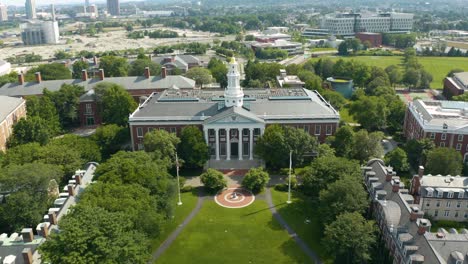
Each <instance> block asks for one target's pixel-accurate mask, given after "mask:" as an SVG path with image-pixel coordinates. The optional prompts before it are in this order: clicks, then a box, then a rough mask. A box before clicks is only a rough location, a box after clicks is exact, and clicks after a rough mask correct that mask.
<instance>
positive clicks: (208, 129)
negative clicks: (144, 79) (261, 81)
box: [129, 59, 340, 168]
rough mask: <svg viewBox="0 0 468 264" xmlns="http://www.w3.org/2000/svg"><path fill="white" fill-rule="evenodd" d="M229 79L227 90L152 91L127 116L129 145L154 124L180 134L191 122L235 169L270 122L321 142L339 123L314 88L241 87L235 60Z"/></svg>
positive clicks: (137, 146) (139, 143)
mask: <svg viewBox="0 0 468 264" xmlns="http://www.w3.org/2000/svg"><path fill="white" fill-rule="evenodd" d="M227 78H228V86H227V88H226V89H225V90H221V89H216V90H212V89H209V90H208V89H207V90H200V89H186V90H183V89H174V88H172V89H167V90H165V91H163V92H156V93H153V94H152V95H151V96H150V97H149V98H148V99H147V100H146V101H145V102H144V103H143V104H141V105H140V106H139V108H138V109H137V110H136V111H135V112H134V113H132V114H131V115H130V118H129V125H130V132H131V137H132V147H133V149H134V150H141V149H143V147H144V146H143V138H144V135H145V134H146V133H147V132H149V131H151V130H152V129H164V130H167V131H168V132H172V133H177V134H179V133H180V132H181V130H182V128H184V127H185V126H188V125H194V126H197V127H199V128H200V130H202V131H203V133H204V137H205V140H206V142H207V144H208V145H209V147H210V151H211V159H212V160H213V161H216V163H217V164H219V163H220V162H219V161H221V160H222V161H234V160H235V161H236V163H235V165H234V166H236V167H237V168H239V166H242V165H241V163H243V162H241V161H249V160H250V161H251V160H254V154H253V147H254V145H255V143H256V141H257V139H258V137H259V136H260V135H262V134H263V132H264V130H265V127H267V126H269V125H272V124H280V125H289V126H294V127H298V128H301V129H304V130H305V131H307V132H308V133H310V134H311V135H315V136H316V137H317V138H318V140H319V141H320V142H324V141H325V138H326V137H327V136H330V135H333V134H334V133H335V132H336V129H337V128H338V124H339V121H340V116H339V113H338V112H337V111H336V110H335V109H334V108H333V107H332V106H331V105H330V104H329V103H328V102H327V101H325V100H324V99H323V98H322V96H321V95H320V94H319V93H318V92H314V91H309V90H306V89H303V88H300V89H246V90H244V89H242V88H241V86H240V74H239V70H238V64H237V62H236V61H235V59H233V60H232V61H231V62H230V64H229V69H228V74H227ZM244 164H248V162H247V163H244ZM226 166H229V165H226ZM245 166H249V165H245Z"/></svg>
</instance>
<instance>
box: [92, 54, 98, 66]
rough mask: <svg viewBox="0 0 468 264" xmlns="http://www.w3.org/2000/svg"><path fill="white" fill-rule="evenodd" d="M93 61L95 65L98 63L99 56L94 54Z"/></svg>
mask: <svg viewBox="0 0 468 264" xmlns="http://www.w3.org/2000/svg"><path fill="white" fill-rule="evenodd" d="M93 61H94V65H98V57H96V56H94V57H93Z"/></svg>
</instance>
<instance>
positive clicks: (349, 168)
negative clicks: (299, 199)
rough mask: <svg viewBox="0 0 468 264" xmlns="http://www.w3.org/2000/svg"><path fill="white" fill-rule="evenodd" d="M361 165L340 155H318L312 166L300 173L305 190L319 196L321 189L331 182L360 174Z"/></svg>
mask: <svg viewBox="0 0 468 264" xmlns="http://www.w3.org/2000/svg"><path fill="white" fill-rule="evenodd" d="M359 173H360V167H359V164H358V163H357V162H356V161H353V160H348V159H345V158H340V157H329V156H328V157H327V156H325V157H320V156H319V157H318V158H316V159H315V160H314V161H313V162H312V163H311V164H310V166H307V167H305V168H304V170H302V171H301V172H300V173H299V175H298V176H299V178H300V179H301V180H302V186H303V191H304V192H305V193H307V194H308V195H310V196H313V197H318V195H319V192H320V190H323V189H325V188H326V187H327V186H328V185H329V184H331V183H333V182H335V181H337V180H339V179H342V178H344V177H346V176H349V175H359Z"/></svg>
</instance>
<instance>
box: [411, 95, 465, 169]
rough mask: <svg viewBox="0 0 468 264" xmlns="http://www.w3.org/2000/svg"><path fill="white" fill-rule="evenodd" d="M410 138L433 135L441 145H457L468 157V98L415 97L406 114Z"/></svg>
mask: <svg viewBox="0 0 468 264" xmlns="http://www.w3.org/2000/svg"><path fill="white" fill-rule="evenodd" d="M403 132H404V135H405V137H406V138H407V139H416V140H419V139H423V138H429V139H432V140H433V141H434V143H435V145H436V146H438V147H448V148H454V149H456V150H457V151H460V153H461V154H462V155H463V160H464V161H467V153H468V102H456V101H434V100H425V101H422V100H415V101H414V102H412V103H410V104H409V106H408V109H407V111H406V115H405V121H404V126H403Z"/></svg>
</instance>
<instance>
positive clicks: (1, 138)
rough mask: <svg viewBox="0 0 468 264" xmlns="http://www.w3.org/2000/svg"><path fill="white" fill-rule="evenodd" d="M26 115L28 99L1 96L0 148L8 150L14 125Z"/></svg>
mask: <svg viewBox="0 0 468 264" xmlns="http://www.w3.org/2000/svg"><path fill="white" fill-rule="evenodd" d="M22 117H26V101H25V100H24V99H22V98H15V97H8V96H0V150H2V151H5V150H6V143H7V141H8V138H9V137H10V136H11V134H12V133H13V125H14V124H16V122H18V120H20V119H21V118H22Z"/></svg>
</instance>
